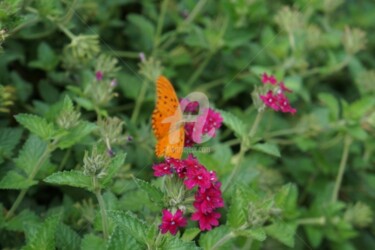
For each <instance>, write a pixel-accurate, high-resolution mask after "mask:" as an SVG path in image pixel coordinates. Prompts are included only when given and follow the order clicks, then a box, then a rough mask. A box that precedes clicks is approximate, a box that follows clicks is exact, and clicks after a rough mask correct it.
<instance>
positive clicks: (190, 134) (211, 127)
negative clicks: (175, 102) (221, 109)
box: [180, 98, 223, 147]
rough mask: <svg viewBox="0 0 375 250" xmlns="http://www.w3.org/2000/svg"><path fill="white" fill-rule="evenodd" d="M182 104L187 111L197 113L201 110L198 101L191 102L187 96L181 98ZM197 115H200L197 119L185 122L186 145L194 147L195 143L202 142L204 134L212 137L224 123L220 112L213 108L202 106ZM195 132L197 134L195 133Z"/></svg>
mask: <svg viewBox="0 0 375 250" xmlns="http://www.w3.org/2000/svg"><path fill="white" fill-rule="evenodd" d="M180 106H181V107H184V111H185V113H190V114H197V113H198V110H199V103H198V102H196V101H193V102H190V101H189V100H188V99H186V98H184V99H181V101H180ZM197 115H198V117H197V118H196V120H195V121H193V122H186V123H185V127H184V129H185V145H184V146H185V147H192V146H194V144H195V143H201V140H202V137H203V136H204V135H208V136H209V137H211V138H212V137H215V136H216V130H217V129H219V128H220V127H221V125H222V123H223V118H222V117H221V115H220V113H218V112H216V111H214V110H213V109H211V108H202V110H201V113H200V114H197ZM194 133H196V134H195V135H194Z"/></svg>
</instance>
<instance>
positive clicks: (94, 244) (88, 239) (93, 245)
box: [81, 234, 106, 250]
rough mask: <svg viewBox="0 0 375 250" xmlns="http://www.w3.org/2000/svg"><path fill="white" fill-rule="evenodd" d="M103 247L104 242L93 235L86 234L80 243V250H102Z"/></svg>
mask: <svg viewBox="0 0 375 250" xmlns="http://www.w3.org/2000/svg"><path fill="white" fill-rule="evenodd" d="M105 247H106V243H105V240H104V239H103V238H101V237H99V236H96V235H94V234H86V235H85V236H84V237H83V239H82V241H81V250H103V249H105Z"/></svg>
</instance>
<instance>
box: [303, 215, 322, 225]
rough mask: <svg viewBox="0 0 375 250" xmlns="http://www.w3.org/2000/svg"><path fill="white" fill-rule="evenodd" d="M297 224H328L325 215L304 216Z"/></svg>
mask: <svg viewBox="0 0 375 250" xmlns="http://www.w3.org/2000/svg"><path fill="white" fill-rule="evenodd" d="M297 224H299V225H302V224H303V225H322V226H323V225H325V224H326V218H325V217H324V216H322V217H317V218H303V219H299V220H298V221H297Z"/></svg>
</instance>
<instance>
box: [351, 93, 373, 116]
mask: <svg viewBox="0 0 375 250" xmlns="http://www.w3.org/2000/svg"><path fill="white" fill-rule="evenodd" d="M374 105H375V98H374V96H367V97H362V98H361V99H359V100H357V101H355V102H353V103H351V104H350V105H349V107H347V108H346V109H345V117H350V118H351V119H355V120H358V119H360V118H362V117H363V116H364V115H365V114H366V112H368V111H369V110H370V109H371V108H372V109H373V108H374Z"/></svg>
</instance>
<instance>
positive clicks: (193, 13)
mask: <svg viewBox="0 0 375 250" xmlns="http://www.w3.org/2000/svg"><path fill="white" fill-rule="evenodd" d="M206 3H207V0H200V1H198V3H197V5H195V7H194V9H193V10H192V11H191V13H190V14H189V16H188V17H187V19H186V20H185V22H184V24H183V25H186V26H187V25H189V24H190V23H191V22H192V21H194V19H195V18H196V17H197V15H198V14H199V13H200V12H201V11H202V9H203V7H204V6H205V5H206Z"/></svg>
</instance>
